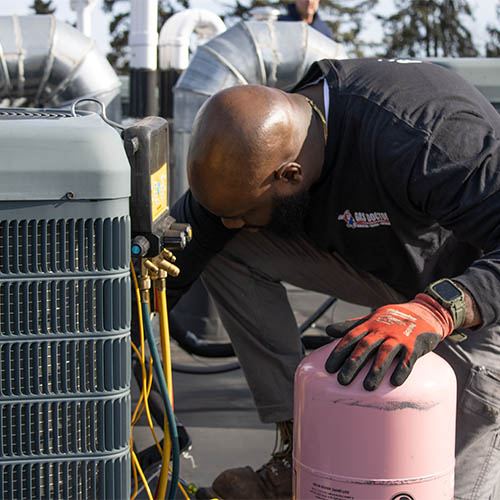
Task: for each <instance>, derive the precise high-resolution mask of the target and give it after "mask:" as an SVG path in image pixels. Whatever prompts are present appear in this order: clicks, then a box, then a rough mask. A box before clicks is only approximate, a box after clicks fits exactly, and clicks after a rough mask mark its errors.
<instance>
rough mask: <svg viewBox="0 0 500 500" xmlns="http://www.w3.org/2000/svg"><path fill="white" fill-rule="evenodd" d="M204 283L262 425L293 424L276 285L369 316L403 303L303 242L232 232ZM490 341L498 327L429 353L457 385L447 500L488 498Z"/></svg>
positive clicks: (492, 462)
mask: <svg viewBox="0 0 500 500" xmlns="http://www.w3.org/2000/svg"><path fill="white" fill-rule="evenodd" d="M203 280H204V282H205V284H206V286H207V288H208V290H209V291H210V293H211V295H212V296H213V298H214V300H215V302H216V304H217V308H218V310H219V313H220V316H221V320H222V322H223V324H224V326H225V328H226V330H227V332H228V334H229V336H230V338H231V341H232V343H233V346H234V349H235V351H236V354H237V356H238V358H239V360H240V363H241V365H242V368H243V370H244V373H245V376H246V379H247V381H248V384H249V386H250V389H251V391H252V394H253V397H254V400H255V404H256V406H257V410H258V412H259V416H260V418H261V420H262V421H263V422H279V421H282V420H288V419H290V418H292V416H293V375H294V371H295V369H296V367H297V365H298V363H299V362H300V360H301V359H302V357H303V350H302V344H301V341H300V338H299V335H298V329H297V324H296V321H295V317H294V315H293V312H292V309H291V307H290V305H289V302H288V299H287V294H286V291H285V288H284V286H283V285H282V281H284V282H287V283H290V284H292V285H295V286H297V287H299V288H303V289H305V290H311V291H315V292H319V293H324V294H327V295H332V296H335V297H338V298H339V299H342V300H345V301H347V302H350V303H354V304H359V305H364V306H369V307H378V306H380V305H383V304H387V303H394V302H404V301H406V300H408V299H411V297H403V296H401V295H400V294H398V293H397V292H395V291H394V290H393V289H392V288H391V287H389V286H388V285H387V284H385V283H383V282H381V281H380V280H378V279H377V278H375V277H374V276H372V275H370V274H368V273H365V272H362V271H356V270H354V269H353V268H352V267H351V266H350V265H349V264H347V262H345V261H344V260H343V259H342V258H341V257H340V256H338V255H336V254H329V253H326V252H322V251H320V250H318V249H317V248H315V247H314V245H312V244H311V243H310V242H309V241H308V240H307V239H304V238H295V239H294V240H293V241H289V240H284V239H281V238H279V237H277V236H276V235H273V234H271V233H269V232H267V231H259V232H247V231H240V232H239V233H238V235H237V236H236V237H235V238H233V240H231V242H230V243H229V244H228V245H227V246H226V248H225V249H224V251H223V252H221V253H220V254H218V255H217V256H216V257H215V258H214V259H213V260H212V261H211V262H210V264H209V266H208V268H207V269H206V271H205V272H204V274H203ZM499 299H500V298H499ZM499 335H500V327H499V326H495V327H490V328H487V329H483V330H480V331H475V332H469V336H468V339H467V340H466V341H465V342H462V343H460V344H454V343H452V342H449V341H444V342H442V343H441V344H440V345H439V347H438V349H437V350H436V352H437V353H438V354H440V355H441V356H443V357H444V358H445V359H446V360H447V361H448V362H449V363H450V364H451V366H452V367H453V368H454V370H455V373H456V375H457V381H458V395H457V396H458V414H457V446H456V469H455V500H458V499H460V500H473V499H474V500H475V499H477V500H488V499H490V500H493V499H495V498H497V497H495V486H496V484H497V483H498V482H499V480H500V432H499V429H500V363H499V360H500V336H499ZM408 432H411V429H408ZM499 490H500V488H499ZM499 498H500V491H499Z"/></svg>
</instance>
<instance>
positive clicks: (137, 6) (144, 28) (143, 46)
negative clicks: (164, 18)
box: [129, 0, 158, 71]
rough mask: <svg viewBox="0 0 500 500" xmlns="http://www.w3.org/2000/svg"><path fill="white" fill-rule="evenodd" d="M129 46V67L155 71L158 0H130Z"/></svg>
mask: <svg viewBox="0 0 500 500" xmlns="http://www.w3.org/2000/svg"><path fill="white" fill-rule="evenodd" d="M129 46H130V52H131V54H130V67H131V68H135V69H148V70H153V71H156V68H157V67H158V57H157V48H158V0H131V2H130V35H129Z"/></svg>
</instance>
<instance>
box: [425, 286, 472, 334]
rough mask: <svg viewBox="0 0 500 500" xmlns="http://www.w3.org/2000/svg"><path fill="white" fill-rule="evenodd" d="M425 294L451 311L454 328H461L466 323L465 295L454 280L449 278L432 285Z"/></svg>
mask: <svg viewBox="0 0 500 500" xmlns="http://www.w3.org/2000/svg"><path fill="white" fill-rule="evenodd" d="M424 293H426V294H427V295H430V296H431V297H432V298H433V299H434V300H435V301H436V302H439V303H440V304H441V305H442V306H443V307H444V308H445V309H447V310H448V311H449V313H450V314H451V317H452V319H453V327H454V328H460V327H461V326H462V325H463V324H464V322H465V312H466V310H465V294H464V292H463V290H462V289H461V288H459V287H458V286H457V285H456V284H455V283H454V282H453V281H452V280H449V279H447V278H445V279H442V280H438V281H435V282H434V283H431V284H430V285H429V286H428V287H427V288H426V289H425V290H424Z"/></svg>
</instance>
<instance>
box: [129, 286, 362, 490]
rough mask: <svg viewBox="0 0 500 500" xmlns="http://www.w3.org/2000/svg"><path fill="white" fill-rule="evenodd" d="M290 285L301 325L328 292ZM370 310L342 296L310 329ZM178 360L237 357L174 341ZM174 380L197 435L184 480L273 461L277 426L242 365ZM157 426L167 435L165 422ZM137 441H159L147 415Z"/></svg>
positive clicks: (194, 362) (184, 415) (207, 480)
mask: <svg viewBox="0 0 500 500" xmlns="http://www.w3.org/2000/svg"><path fill="white" fill-rule="evenodd" d="M287 290H288V295H289V298H290V302H291V304H292V307H293V309H294V312H295V315H296V318H297V323H298V324H299V325H300V324H302V322H304V321H305V320H306V319H307V318H308V317H309V316H310V315H311V314H312V313H313V312H314V311H315V310H316V309H317V308H318V307H319V306H320V305H321V304H322V303H323V302H324V301H325V300H326V299H327V298H328V297H326V296H324V295H321V294H318V293H314V292H306V291H303V290H300V289H298V288H295V287H291V286H288V287H287ZM368 312H369V310H368V309H367V308H366V307H360V306H354V305H352V304H348V303H345V302H342V301H337V302H336V303H335V304H334V306H333V307H332V308H330V309H329V310H327V312H326V313H325V314H324V315H323V316H322V317H321V318H320V319H319V320H318V321H317V322H316V323H314V324H313V325H312V327H311V328H310V329H309V330H308V331H307V334H316V335H321V334H324V330H323V328H324V327H325V326H326V325H328V324H330V323H333V322H334V321H339V320H343V319H346V318H349V317H354V316H356V315H362V314H366V313H368ZM223 340H224V339H223ZM225 340H226V341H227V339H225ZM172 361H173V362H174V363H179V364H182V365H189V366H193V367H201V366H216V365H227V363H230V362H234V361H236V358H223V359H215V360H214V359H207V358H201V357H198V356H192V355H190V354H187V353H186V352H185V351H183V350H182V349H181V348H180V347H179V346H178V345H177V344H176V343H175V342H172ZM173 380H174V405H175V414H176V416H177V418H178V420H179V421H180V422H181V423H182V424H183V425H184V426H185V427H186V430H187V432H188V434H189V436H190V438H191V441H192V446H191V449H190V450H188V451H186V452H185V453H183V455H182V458H181V471H180V477H181V479H182V480H184V481H185V482H186V483H193V484H195V485H196V486H198V487H199V486H209V485H210V484H211V483H212V481H213V479H214V478H215V477H216V476H217V475H218V474H219V473H220V472H222V471H223V470H226V469H228V468H231V467H238V466H245V465H250V466H251V467H253V468H254V469H255V468H259V467H260V466H261V465H262V464H263V463H265V462H267V460H268V459H269V458H270V454H271V452H272V450H273V447H274V442H275V426H274V425H270V424H263V423H261V422H260V420H259V417H258V414H257V410H256V408H255V405H254V402H253V399H252V395H251V393H250V391H249V389H248V386H247V383H246V380H245V377H244V375H243V373H242V370H241V369H237V370H233V371H228V372H223V373H216V374H208V375H207V374H189V373H179V372H175V371H174V374H173ZM132 394H133V402H136V401H137V398H138V394H139V391H138V387H137V385H136V384H135V381H133V384H132ZM156 431H157V435H158V436H161V435H162V431H161V429H160V428H156ZM134 442H135V443H136V447H137V450H138V451H140V450H141V449H145V448H147V447H149V446H151V445H152V444H153V443H154V441H153V438H152V436H151V432H150V430H149V427H148V426H147V422H146V420H145V419H143V418H141V420H140V421H139V423H138V424H137V425H136V426H135V427H134ZM152 482H153V483H154V479H153V480H152ZM140 498H147V496H145V492H141V495H140ZM178 498H182V497H181V496H179V497H178Z"/></svg>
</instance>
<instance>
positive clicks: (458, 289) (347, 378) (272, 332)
mask: <svg viewBox="0 0 500 500" xmlns="http://www.w3.org/2000/svg"><path fill="white" fill-rule="evenodd" d="M187 169H188V178H189V182H190V188H191V189H190V191H188V192H187V193H186V194H185V195H184V197H183V198H181V199H180V200H179V201H178V203H176V205H175V206H174V209H173V211H172V214H173V216H174V217H176V218H177V219H178V220H182V221H186V222H189V223H190V224H191V225H192V226H193V234H194V239H193V241H192V242H191V244H190V245H189V246H188V248H187V249H186V250H185V251H184V252H182V253H179V256H178V257H179V258H178V260H179V265H180V267H181V269H182V270H183V273H182V274H181V275H180V276H179V277H178V278H176V279H173V280H171V281H170V292H169V293H170V304H171V305H172V304H174V303H175V301H176V300H177V298H178V297H180V296H181V295H182V293H183V292H184V291H185V290H186V289H188V288H189V286H190V284H191V283H192V282H193V281H194V280H195V279H196V277H197V276H198V275H199V274H200V273H201V272H202V271H203V275H202V276H203V279H204V281H205V283H206V285H207V288H208V289H209V291H210V293H211V294H212V296H213V297H214V299H215V301H216V302H217V305H218V309H219V312H220V315H221V318H222V321H223V323H224V326H225V328H226V330H227V332H228V333H229V335H230V337H231V341H232V343H233V346H234V349H235V351H236V353H237V355H238V357H239V360H240V362H241V364H242V367H243V370H244V372H245V375H246V378H247V380H248V383H249V386H250V388H251V391H252V394H253V397H254V400H255V403H256V406H257V409H258V412H259V416H260V418H261V420H262V421H263V422H275V423H277V424H278V429H279V431H280V436H281V445H280V446H279V447H278V449H277V450H275V452H274V453H273V455H272V457H271V460H270V461H269V462H268V463H267V464H265V465H264V466H263V467H262V468H261V469H259V470H257V471H254V470H253V469H252V468H250V467H240V468H235V469H231V470H229V471H225V472H223V473H221V474H220V475H219V476H218V477H217V478H216V479H215V481H214V482H213V484H212V489H213V490H214V491H210V493H211V494H215V495H218V496H219V497H220V498H223V499H229V498H231V499H249V498H253V499H257V498H291V491H292V469H291V465H292V457H291V419H292V416H293V375H294V371H295V368H296V367H297V364H298V363H299V362H300V360H301V358H302V356H303V352H302V345H301V342H300V339H299V335H298V331H297V325H296V322H295V318H294V315H293V313H292V310H291V308H290V305H289V303H288V300H287V295H286V291H285V288H284V287H283V285H282V282H288V283H291V284H293V285H296V286H298V287H301V288H304V289H308V290H314V291H317V292H321V293H325V294H328V295H333V296H335V297H338V298H340V299H343V300H346V301H348V302H351V303H356V304H361V305H365V306H370V307H372V308H374V312H373V313H372V314H370V315H368V316H366V317H364V318H361V319H358V320H357V321H355V322H353V321H351V322H346V323H343V324H341V325H338V324H337V325H332V326H331V327H329V328H328V330H327V331H328V333H330V334H332V335H333V336H336V337H337V336H343V340H341V342H340V343H339V345H338V346H337V347H336V348H335V349H334V350H333V348H332V354H331V355H330V357H329V358H328V361H327V362H326V370H327V371H328V372H330V373H334V372H337V373H338V374H337V375H336V376H337V377H338V380H339V381H340V383H341V384H349V383H350V382H351V381H352V380H353V379H354V377H355V376H356V374H357V373H358V371H359V370H360V369H361V367H362V366H363V365H364V363H365V362H369V363H370V364H372V360H374V363H373V365H372V368H371V370H370V371H369V373H368V375H367V377H366V378H365V380H364V386H365V388H366V390H369V391H370V390H374V389H375V388H376V387H377V386H378V384H379V383H380V381H381V380H382V378H383V377H384V376H385V375H386V372H387V371H388V368H389V365H390V364H391V360H392V359H393V358H396V359H397V360H398V364H397V368H396V369H395V371H394V372H393V373H387V377H390V381H391V382H392V384H394V385H400V384H402V383H404V381H405V379H406V378H407V377H408V375H409V373H410V371H411V369H412V367H413V365H414V363H415V361H416V360H417V358H418V357H420V356H422V355H424V354H426V353H427V352H429V351H431V350H435V351H436V352H438V353H439V354H440V355H441V356H443V357H444V358H445V359H446V360H448V362H449V363H450V364H451V365H452V366H453V368H454V370H455V373H456V375H457V379H458V416H457V444H456V486H455V498H456V499H461V500H463V499H481V500H483V499H484V500H486V499H490V498H493V495H494V491H495V486H496V485H497V484H498V483H499V479H500V477H499V476H500V445H499V440H500V436H499V434H498V432H499V428H500V368H499V367H500V363H499V360H500V340H499V339H500V326H499V321H500V300H499V297H500V115H499V114H498V113H497V112H496V111H495V109H494V108H493V106H492V105H491V104H490V103H489V102H488V101H487V100H486V99H485V98H484V97H483V96H482V95H481V94H480V93H479V92H478V91H477V90H476V89H475V88H474V87H472V86H471V85H469V84H468V83H467V82H465V81H464V80H463V79H461V78H460V77H459V76H458V75H456V74H455V73H453V72H450V71H448V70H446V69H444V68H442V67H440V66H437V65H433V64H428V63H419V62H417V61H406V60H376V59H372V60H363V59H357V60H344V61H335V60H323V61H320V62H317V63H315V64H313V66H312V67H311V68H310V70H309V72H308V73H307V75H306V76H305V78H304V79H303V80H302V81H301V82H300V83H299V84H298V85H297V87H296V88H295V89H294V91H293V92H291V93H286V92H283V91H281V90H277V89H272V88H268V87H263V86H239V87H233V88H230V89H226V90H223V91H221V92H219V93H217V94H216V95H214V96H212V97H211V98H210V99H209V100H208V101H207V102H206V103H205V104H204V105H203V107H202V108H201V109H200V111H199V113H198V115H197V118H196V120H195V123H194V128H193V134H192V140H191V143H190V148H189V154H188V160H187ZM457 337H458V338H457ZM457 340H461V342H457ZM351 431H352V432H355V429H352V430H351ZM408 432H412V429H410V428H409V429H408ZM402 445H403V446H404V443H403V444H402Z"/></svg>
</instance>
